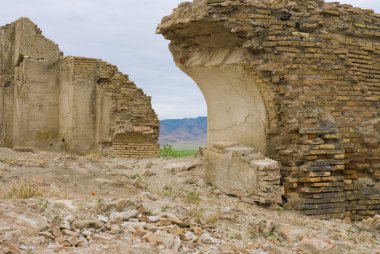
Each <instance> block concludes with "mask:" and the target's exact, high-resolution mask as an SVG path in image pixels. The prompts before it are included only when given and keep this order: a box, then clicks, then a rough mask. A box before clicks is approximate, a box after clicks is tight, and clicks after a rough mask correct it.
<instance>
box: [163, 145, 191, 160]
mask: <svg viewBox="0 0 380 254" xmlns="http://www.w3.org/2000/svg"><path fill="white" fill-rule="evenodd" d="M197 151H198V149H197V148H191V149H174V147H173V146H172V145H169V144H167V145H163V146H162V147H161V149H160V156H161V157H171V158H182V157H189V156H194V155H195V154H196V153H197Z"/></svg>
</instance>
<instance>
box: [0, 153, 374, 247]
mask: <svg viewBox="0 0 380 254" xmlns="http://www.w3.org/2000/svg"><path fill="white" fill-rule="evenodd" d="M203 174H204V173H203V159H202V158H193V157H190V158H180V159H167V158H160V159H143V160H135V159H120V158H104V157H98V156H96V155H90V156H86V157H80V156H76V155H68V154H62V153H56V152H15V151H13V150H10V149H3V148H1V149H0V182H1V184H0V254H3V253H27V254H32V253H33V254H34V253H81V254H82V253H89V254H90V253H91V254H94V253H112V254H113V253H142V254H145V253H148V254H149V253H169V254H170V253H244V254H245V253H247V254H248V253H255V254H265V253H281V254H283V253H329V254H330V253H369V254H373V253H380V216H375V217H374V218H370V219H367V220H365V221H361V222H351V221H349V220H347V219H345V220H343V221H342V220H331V221H324V220H318V219H316V218H312V217H307V216H304V215H302V214H300V213H297V212H295V211H286V210H284V209H282V208H281V207H269V208H263V207H260V206H256V205H251V204H246V203H243V202H241V201H239V199H238V198H236V197H231V196H227V195H224V194H223V193H221V192H220V191H219V190H217V189H215V188H214V187H212V186H210V185H207V184H205V182H204V181H203Z"/></svg>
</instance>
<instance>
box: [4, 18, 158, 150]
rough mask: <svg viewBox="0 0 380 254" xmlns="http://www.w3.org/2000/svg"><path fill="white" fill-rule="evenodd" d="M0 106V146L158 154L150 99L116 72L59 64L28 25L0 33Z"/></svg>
mask: <svg viewBox="0 0 380 254" xmlns="http://www.w3.org/2000/svg"><path fill="white" fill-rule="evenodd" d="M0 106H1V110H0V130H1V131H0V146H6V147H17V146H28V147H36V148H42V149H51V148H52V146H55V147H61V148H64V149H65V150H68V151H73V152H77V153H88V152H92V151H103V152H104V153H107V154H112V155H117V156H126V157H156V156H158V155H159V145H158V132H159V121H158V118H157V115H156V114H155V112H154V110H153V109H152V106H151V98H150V97H148V96H146V95H145V94H144V92H143V91H142V90H141V89H139V88H137V87H136V85H135V84H134V83H133V82H132V81H130V80H129V79H128V76H127V75H125V74H122V73H121V72H119V71H118V69H117V67H116V66H113V65H111V64H108V63H106V62H104V61H101V60H99V59H92V58H83V57H64V56H63V54H62V53H61V52H60V50H59V48H58V46H57V45H56V44H55V43H53V42H52V41H50V40H48V39H46V38H45V37H43V36H42V34H41V31H40V30H39V29H38V27H37V26H36V25H35V24H33V23H32V22H31V21H30V20H29V19H27V18H21V19H19V20H17V21H16V22H14V23H12V24H9V25H6V26H4V27H1V28H0ZM121 136H122V137H123V138H120V137H121ZM136 136H142V137H144V138H140V139H136V138H135V137H136Z"/></svg>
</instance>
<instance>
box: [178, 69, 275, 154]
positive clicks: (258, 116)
mask: <svg viewBox="0 0 380 254" xmlns="http://www.w3.org/2000/svg"><path fill="white" fill-rule="evenodd" d="M182 69H183V68H182ZM184 71H185V72H186V73H187V74H188V75H189V76H190V77H191V78H192V79H193V80H194V81H195V82H196V83H197V85H198V86H199V88H200V89H201V91H202V93H203V95H204V97H205V100H206V104H207V147H208V148H212V147H213V145H214V144H218V143H238V144H243V145H246V146H251V147H254V148H256V149H257V150H258V151H260V152H261V153H263V154H265V153H266V148H267V142H266V129H267V126H268V119H267V113H266V108H265V104H264V100H263V97H262V95H261V92H260V89H259V87H258V86H257V85H256V84H255V80H254V78H253V77H252V75H248V74H247V73H246V72H245V69H244V66H241V65H226V66H217V67H206V68H205V67H198V68H189V69H186V68H185V69H184Z"/></svg>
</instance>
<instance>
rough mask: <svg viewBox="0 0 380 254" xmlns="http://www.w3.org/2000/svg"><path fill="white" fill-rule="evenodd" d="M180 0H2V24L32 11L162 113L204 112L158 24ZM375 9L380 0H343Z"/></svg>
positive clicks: (72, 50) (75, 52) (68, 51)
mask: <svg viewBox="0 0 380 254" xmlns="http://www.w3.org/2000/svg"><path fill="white" fill-rule="evenodd" d="M181 2H182V0H0V6H1V9H0V25H5V24H7V23H10V22H12V21H14V20H16V19H18V18H19V17H28V18H30V19H31V20H32V21H33V22H35V23H36V24H37V25H38V26H39V27H40V28H41V29H42V31H43V34H44V35H45V36H46V37H47V38H49V39H51V40H53V41H55V42H56V43H57V44H58V45H59V47H60V49H61V51H63V52H64V54H65V55H66V56H83V57H94V58H101V59H103V60H104V61H107V62H109V63H111V64H114V65H117V66H118V68H119V70H120V71H122V72H123V73H125V74H128V75H129V77H130V79H131V80H133V81H134V82H135V83H136V85H137V86H138V87H140V88H142V89H143V90H144V92H145V93H146V94H147V95H149V96H152V104H153V108H154V109H155V111H156V113H157V114H158V116H159V118H160V119H177V118H188V117H197V116H206V114H207V113H206V112H207V108H206V103H205V100H204V97H203V95H202V93H201V92H200V90H199V88H198V87H197V85H196V84H195V83H194V82H193V81H192V79H191V78H189V77H188V76H187V75H186V74H184V73H183V72H181V71H180V70H179V69H178V68H177V67H176V66H175V64H174V62H173V60H172V56H171V54H170V52H169V50H168V44H169V42H168V41H166V40H165V39H164V38H163V37H162V36H161V35H156V34H155V29H156V27H157V25H158V23H160V21H161V19H162V17H164V16H166V15H169V14H170V13H171V12H172V9H173V8H175V7H177V5H178V4H179V3H181ZM340 2H341V3H348V4H352V5H354V6H357V7H362V8H367V9H374V10H375V11H376V12H378V13H380V1H379V0H342V1H340Z"/></svg>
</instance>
